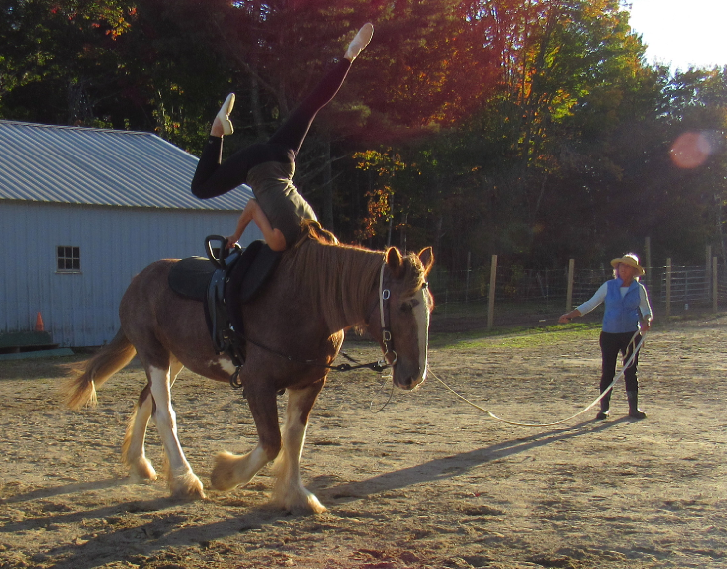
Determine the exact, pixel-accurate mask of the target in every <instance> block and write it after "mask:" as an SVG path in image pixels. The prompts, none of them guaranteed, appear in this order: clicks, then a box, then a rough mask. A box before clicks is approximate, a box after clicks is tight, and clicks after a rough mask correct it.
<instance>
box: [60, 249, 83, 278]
mask: <svg viewBox="0 0 727 569" xmlns="http://www.w3.org/2000/svg"><path fill="white" fill-rule="evenodd" d="M80 270H81V251H80V247H66V246H60V247H58V272H59V273H77V272H79V271H80Z"/></svg>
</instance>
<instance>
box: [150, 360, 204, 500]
mask: <svg viewBox="0 0 727 569" xmlns="http://www.w3.org/2000/svg"><path fill="white" fill-rule="evenodd" d="M142 362H143V363H144V369H145V370H146V376H147V380H148V381H149V388H150V392H151V396H152V398H153V404H154V412H153V416H154V422H155V423H156V426H157V430H158V431H159V437H160V438H161V441H162V445H163V446H164V452H165V454H166V457H167V465H166V467H167V483H168V485H169V490H170V491H171V493H172V496H176V497H180V498H192V499H197V498H204V490H203V486H202V482H201V481H200V479H199V478H198V477H197V475H196V474H195V473H194V472H193V471H192V467H191V466H190V465H189V462H187V458H186V457H185V456H184V451H183V450H182V445H181V444H180V442H179V438H178V436H177V418H176V414H175V413H174V409H172V401H171V393H170V389H171V384H172V381H173V380H172V379H171V376H172V365H174V364H172V363H170V364H167V366H166V367H161V366H159V367H157V366H154V365H149V364H147V363H146V362H144V358H142ZM177 366H178V364H177V365H176V366H175V367H174V369H175V370H176V373H178V372H179V370H180V369H181V368H179V367H177ZM176 373H175V374H174V377H176Z"/></svg>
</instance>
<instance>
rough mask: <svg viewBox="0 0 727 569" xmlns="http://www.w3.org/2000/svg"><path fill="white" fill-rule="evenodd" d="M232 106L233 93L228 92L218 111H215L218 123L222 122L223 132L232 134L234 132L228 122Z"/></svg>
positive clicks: (233, 104) (233, 100)
mask: <svg viewBox="0 0 727 569" xmlns="http://www.w3.org/2000/svg"><path fill="white" fill-rule="evenodd" d="M234 106H235V94H234V93H230V94H229V95H227V98H226V99H225V103H224V104H223V105H222V108H221V109H220V112H219V113H217V118H218V119H220V123H222V128H223V130H224V131H225V134H232V133H233V132H234V129H233V128H232V123H231V122H230V113H231V112H232V107H234Z"/></svg>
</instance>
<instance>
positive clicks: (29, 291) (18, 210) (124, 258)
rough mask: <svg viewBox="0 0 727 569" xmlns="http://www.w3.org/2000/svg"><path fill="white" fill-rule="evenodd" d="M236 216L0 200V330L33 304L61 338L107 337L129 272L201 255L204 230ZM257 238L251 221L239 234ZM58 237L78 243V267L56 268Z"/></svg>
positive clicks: (27, 314) (12, 327)
mask: <svg viewBox="0 0 727 569" xmlns="http://www.w3.org/2000/svg"><path fill="white" fill-rule="evenodd" d="M238 216H239V212H237V211H190V210H179V209H177V210H171V209H157V208H123V207H103V206H85V205H66V204H48V203H38V202H14V201H8V200H0V263H1V266H2V272H0V332H11V331H16V330H32V329H33V328H34V326H35V321H36V315H37V313H38V312H40V313H41V315H42V317H43V321H44V324H45V329H46V330H47V331H48V332H50V333H51V335H52V337H53V342H55V343H58V344H60V345H61V346H64V347H68V346H96V345H100V344H103V343H104V342H108V341H109V340H111V338H113V336H114V335H115V334H116V331H117V329H118V326H119V318H118V306H119V301H120V300H121V296H122V295H123V293H124V291H125V290H126V288H127V286H128V285H129V282H130V281H131V279H132V277H133V276H134V275H136V274H137V273H138V272H139V271H140V270H141V269H143V268H144V267H145V266H147V265H148V264H149V263H151V262H153V261H156V260H158V259H164V258H181V257H190V256H193V255H200V256H204V255H205V252H204V238H205V237H206V236H207V235H211V234H220V235H229V234H230V233H232V232H233V230H234V228H235V224H236V222H237V218H238ZM261 238H262V236H261V235H260V232H259V230H258V229H257V227H255V226H254V224H251V225H250V227H248V229H247V231H246V232H245V234H244V235H243V239H242V240H241V242H242V243H243V244H247V243H249V242H250V241H252V240H253V239H261ZM61 245H63V246H73V247H80V259H81V272H80V273H77V274H73V273H71V274H65V273H59V272H58V271H57V259H56V251H57V247H58V246H61Z"/></svg>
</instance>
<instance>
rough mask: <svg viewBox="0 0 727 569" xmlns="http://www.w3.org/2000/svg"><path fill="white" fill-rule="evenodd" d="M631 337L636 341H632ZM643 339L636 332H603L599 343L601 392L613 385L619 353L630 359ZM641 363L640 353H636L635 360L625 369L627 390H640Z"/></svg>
mask: <svg viewBox="0 0 727 569" xmlns="http://www.w3.org/2000/svg"><path fill="white" fill-rule="evenodd" d="M631 338H633V339H634V341H633V342H632V341H631ZM640 341H641V334H636V336H635V337H634V332H618V333H613V332H601V337H600V338H599V344H600V346H601V393H603V392H604V391H605V390H606V388H607V387H608V386H609V385H611V382H612V381H613V378H614V376H615V375H616V362H617V360H618V355H619V353H620V354H622V355H623V356H624V361H628V359H629V358H630V357H631V354H633V353H634V348H635V347H636V346H637V345H638V344H639V342H640ZM638 364H639V354H638V352H637V353H636V356H635V357H634V361H633V362H632V363H631V365H630V366H629V367H627V368H626V370H625V371H624V381H625V383H626V391H638V390H639V380H638V379H637V378H636V371H637V368H638Z"/></svg>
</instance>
